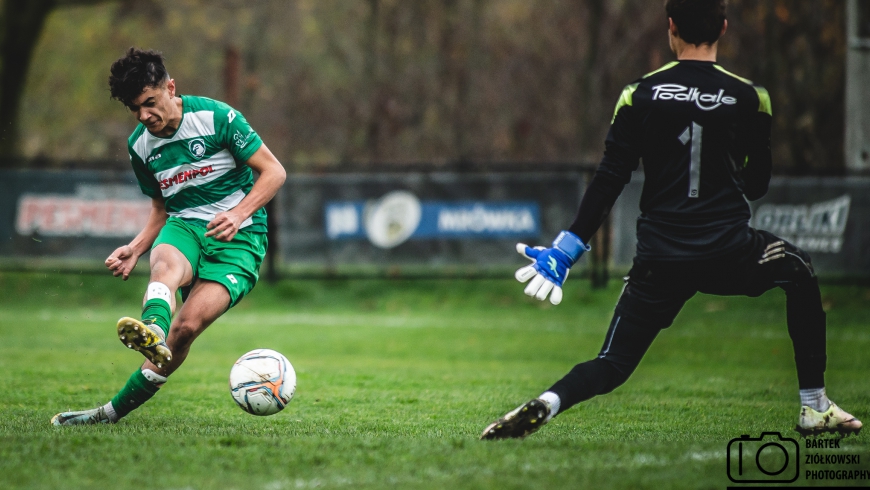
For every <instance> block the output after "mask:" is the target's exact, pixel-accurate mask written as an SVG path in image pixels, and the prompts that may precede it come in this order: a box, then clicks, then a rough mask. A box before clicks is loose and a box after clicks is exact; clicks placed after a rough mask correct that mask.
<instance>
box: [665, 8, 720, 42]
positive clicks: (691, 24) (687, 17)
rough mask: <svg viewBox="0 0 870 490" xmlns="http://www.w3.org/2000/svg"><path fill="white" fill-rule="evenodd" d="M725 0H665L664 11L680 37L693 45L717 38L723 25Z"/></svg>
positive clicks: (714, 40)
mask: <svg viewBox="0 0 870 490" xmlns="http://www.w3.org/2000/svg"><path fill="white" fill-rule="evenodd" d="M726 4H727V1H726V0H666V1H665V11H667V14H668V17H670V18H671V19H673V21H674V24H675V25H676V26H677V34H678V35H679V36H680V39H682V40H683V41H685V42H687V43H689V44H695V45H701V44H713V43H715V42H716V41H718V40H719V35H720V34H721V33H722V26H723V25H725V7H726Z"/></svg>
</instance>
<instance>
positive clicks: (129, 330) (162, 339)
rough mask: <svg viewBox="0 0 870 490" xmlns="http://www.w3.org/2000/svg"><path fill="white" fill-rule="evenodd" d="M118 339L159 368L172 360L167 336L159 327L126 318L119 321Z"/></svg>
mask: <svg viewBox="0 0 870 490" xmlns="http://www.w3.org/2000/svg"><path fill="white" fill-rule="evenodd" d="M118 338H119V339H121V343H123V344H124V345H126V346H127V348H128V349H133V350H136V351H139V352H141V353H142V355H143V356H145V358H146V359H148V360H149V361H151V362H152V363H154V365H155V366H157V367H159V368H162V367H163V366H165V365H167V364H169V361H171V360H172V351H170V350H169V347H167V346H166V334H164V333H163V329H162V328H160V327H159V326H157V325H154V324H151V323H143V322H142V321H140V320H136V319H135V318H130V317H126V316H125V317H124V318H121V319H120V320H118Z"/></svg>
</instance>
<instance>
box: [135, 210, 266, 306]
mask: <svg viewBox="0 0 870 490" xmlns="http://www.w3.org/2000/svg"><path fill="white" fill-rule="evenodd" d="M206 231H207V229H206V228H205V227H204V226H200V225H195V224H192V223H190V222H189V221H184V220H183V219H181V218H175V217H170V218H169V219H168V220H166V225H165V226H163V229H161V230H160V234H159V235H157V240H155V241H154V245H152V247H151V248H152V249H153V248H154V247H156V246H157V245H161V244H164V243H165V244H167V245H172V246H173V247H175V248H177V249H178V250H179V251H180V252H181V253H182V254H183V255H184V256H185V257H186V258H187V261H188V262H190V266H191V267H192V268H193V278H194V281H196V279H205V280H207V281H214V282H217V283H220V284H223V286H224V287H225V288H227V291H229V293H230V306H229V307H230V308H232V307H233V306H236V304H238V302H239V301H241V300H242V298H244V297H245V295H246V294H248V293H249V292H251V290H252V289H254V285H255V284H257V279H259V277H260V264H262V263H263V256H265V255H266V246H267V244H268V242H267V240H266V234H265V233H262V232H251V231H245V230H244V229H242V230H239V232H238V233H237V234H236V236H234V237H233V239H232V241H230V242H222V241H219V240H217V239H215V238H214V237H206V236H205V233H206Z"/></svg>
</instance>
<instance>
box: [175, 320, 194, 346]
mask: <svg viewBox="0 0 870 490" xmlns="http://www.w3.org/2000/svg"><path fill="white" fill-rule="evenodd" d="M201 330H202V322H200V321H198V320H196V319H185V318H182V319H179V320H178V321H177V322H176V323H174V324H173V325H172V329H171V330H170V336H171V337H172V340H173V342H172V343H173V344H174V345H175V346H178V345H188V344H190V343H191V342H193V340H194V339H195V338H196V337H197V336H198V335H199V333H200V331H201Z"/></svg>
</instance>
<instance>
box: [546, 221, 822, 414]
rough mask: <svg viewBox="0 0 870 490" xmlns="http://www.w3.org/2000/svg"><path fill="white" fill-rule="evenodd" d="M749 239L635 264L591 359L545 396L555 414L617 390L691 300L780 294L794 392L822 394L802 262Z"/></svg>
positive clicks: (765, 239) (779, 244)
mask: <svg viewBox="0 0 870 490" xmlns="http://www.w3.org/2000/svg"><path fill="white" fill-rule="evenodd" d="M750 233H751V234H752V241H751V243H750V244H749V245H747V246H746V247H744V248H742V249H741V250H739V251H738V252H736V253H733V254H729V255H728V256H725V257H719V258H716V259H713V260H707V261H695V262H661V261H655V262H653V261H643V260H638V259H637V258H635V260H634V265H633V266H632V268H631V271H630V272H629V275H628V277H627V278H626V283H625V288H624V289H623V292H622V295H621V296H620V298H619V302H618V303H617V305H616V309H615V311H614V315H613V320H611V322H610V328H609V329H608V330H607V336H606V337H605V339H604V345H603V346H602V347H601V352H600V353H599V354H598V357H597V358H596V359H592V360H591V361H587V362H584V363H581V364H578V365H576V366H574V368H573V369H572V370H571V371H570V372H569V373H568V374H567V375H565V377H564V378H562V379H561V380H559V381H558V382H557V383H556V384H554V385H553V386H552V387H551V388H550V389H549V390H548V391H552V392H554V393H556V394H557V395H559V398H561V408H560V411H562V410H565V409H567V408H569V407H571V406H573V405H575V404H577V403H580V402H582V401H584V400H588V399H590V398H592V397H593V396H596V395H602V394H605V393H610V392H611V391H613V390H614V389H616V388H617V387H618V386H619V385H621V384H622V383H624V382H625V381H626V380H627V379H628V377H629V376H631V373H632V372H634V369H635V368H636V367H637V365H638V363H639V362H640V360H641V358H642V357H643V355H644V354H645V353H646V351H647V349H648V348H649V346H650V344H652V342H653V340H654V339H655V337H656V335H658V333H659V331H660V330H662V329H663V328H668V327H669V326H670V325H671V323H672V322H673V321H674V318H675V317H676V316H677V313H679V311H680V310H681V309H682V307H683V305H684V304H685V303H686V301H687V300H688V299H689V298H691V297H692V296H694V295H695V293H697V292H702V293H706V294H715V295H721V296H736V295H740V296H753V297H755V296H760V295H761V294H762V293H764V292H765V291H768V290H770V289H773V288H774V287H780V288H782V289H783V290H784V291H785V294H786V317H787V322H788V333H789V336H790V337H791V340H792V344H793V346H794V355H795V363H796V364H797V375H798V385H799V386H800V388H801V389H805V388H821V387H823V386H824V385H825V378H824V372H825V363H826V361H827V358H826V355H825V312H824V310H823V309H822V298H821V294H820V292H819V284H818V280H817V279H816V276H815V273H814V271H813V266H812V264H811V263H810V257H809V255H807V254H806V252H804V251H803V250H800V249H799V248H797V247H795V246H793V245H791V244H790V243H788V242H785V241H783V240H782V239H780V238H778V237H777V236H775V235H773V234H771V233H768V232H765V231H760V230H754V229H751V230H750ZM749 328H751V327H749Z"/></svg>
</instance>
